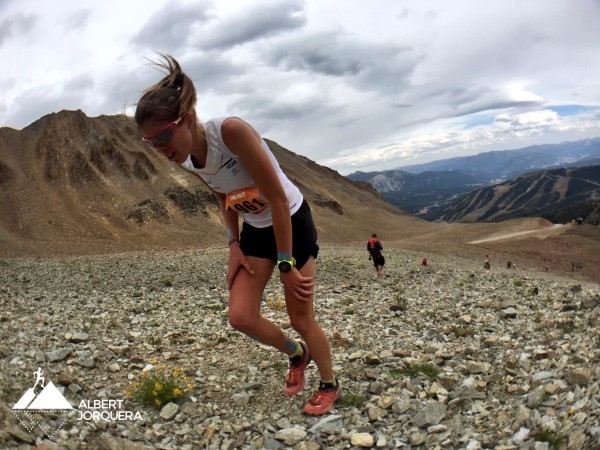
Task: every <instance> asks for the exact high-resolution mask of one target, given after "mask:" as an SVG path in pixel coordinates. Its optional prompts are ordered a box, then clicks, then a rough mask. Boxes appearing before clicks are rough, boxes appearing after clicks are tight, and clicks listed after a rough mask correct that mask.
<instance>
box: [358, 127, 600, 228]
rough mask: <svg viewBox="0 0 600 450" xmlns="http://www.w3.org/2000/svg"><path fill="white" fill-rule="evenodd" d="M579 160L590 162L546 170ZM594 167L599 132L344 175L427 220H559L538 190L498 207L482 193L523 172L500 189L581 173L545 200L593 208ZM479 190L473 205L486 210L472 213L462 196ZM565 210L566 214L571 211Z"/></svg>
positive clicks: (599, 156)
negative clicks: (562, 194)
mask: <svg viewBox="0 0 600 450" xmlns="http://www.w3.org/2000/svg"><path fill="white" fill-rule="evenodd" d="M582 166H589V167H592V168H591V169H589V170H585V171H581V172H577V173H575V172H573V171H569V172H556V173H551V172H549V170H551V169H554V168H561V169H563V170H564V169H565V168H576V167H582ZM594 166H595V168H593V167H594ZM536 171H537V172H536ZM532 172H533V173H532ZM596 172H600V138H596V139H585V140H580V141H576V142H565V143H562V144H554V145H537V146H531V147H526V148H522V149H519V150H507V151H494V152H487V153H480V154H478V155H475V156H467V157H458V158H451V159H446V160H440V161H433V162H430V163H426V164H419V165H413V166H405V167H402V168H400V169H394V170H388V171H381V172H368V173H366V172H355V173H353V174H350V175H348V178H349V179H351V180H353V181H361V182H367V183H369V184H371V185H372V186H373V187H374V188H375V189H376V190H377V191H379V192H380V193H381V195H382V196H383V198H384V199H385V200H387V201H389V202H390V203H392V204H394V205H396V206H398V207H399V208H400V209H402V210H404V211H406V212H409V213H411V214H414V215H416V216H418V217H421V218H424V219H426V220H430V221H433V220H445V221H485V220H503V219H506V218H509V217H518V216H519V217H520V216H528V215H542V213H543V214H550V215H551V217H553V218H554V220H558V218H559V217H561V219H560V220H562V221H564V220H566V217H563V215H561V214H560V213H558V212H557V211H554V210H553V212H551V211H550V210H548V208H546V206H549V205H550V204H549V205H540V204H537V203H536V199H543V200H544V201H547V197H544V196H537V195H533V194H532V195H530V198H529V201H528V202H523V201H522V199H521V201H520V202H518V203H517V204H516V205H518V208H517V209H515V207H516V206H515V205H513V206H512V207H511V208H510V211H509V210H506V211H504V210H503V209H502V207H501V205H498V204H494V205H489V208H487V207H485V206H483V205H482V204H481V202H482V201H483V200H482V199H485V198H487V199H488V200H490V201H491V200H492V198H495V197H494V196H493V195H492V196H490V191H489V189H490V186H493V185H494V184H498V183H501V182H503V181H506V180H509V179H512V178H514V177H517V176H520V175H523V174H526V173H529V175H528V176H526V177H522V178H519V180H518V181H515V182H509V183H502V184H501V185H500V186H502V189H504V190H506V189H509V190H510V189H516V191H515V192H514V193H513V194H514V195H515V196H519V195H520V192H521V190H522V189H523V188H524V186H525V184H527V183H530V184H531V186H541V185H544V186H545V188H544V189H549V188H548V185H547V184H545V183H543V182H541V181H539V182H536V181H535V180H536V179H537V178H540V180H542V179H545V178H547V177H555V178H556V177H558V178H561V177H566V178H565V179H569V180H571V179H579V180H581V179H582V177H583V179H584V180H585V181H583V182H581V183H575V182H571V181H569V183H570V188H569V192H568V195H566V197H565V198H562V199H561V201H562V203H559V204H554V202H551V204H552V207H553V208H555V207H561V206H562V207H566V206H569V207H570V208H572V207H574V205H575V203H576V202H577V203H582V204H583V203H585V202H588V203H587V206H585V207H583V206H582V205H580V206H581V207H577V208H576V209H577V210H578V211H580V212H581V213H582V214H583V213H585V211H594V208H595V206H594V205H595V203H594V201H595V200H597V197H595V196H596V195H597V192H596V190H595V189H593V188H591V187H592V186H594V183H596V178H595V173H596ZM588 177H589V179H588ZM530 189H532V188H531V187H530ZM482 191H485V193H486V194H485V195H484V194H479V197H478V198H479V200H478V201H477V202H476V203H477V204H478V205H479V206H477V208H482V211H486V213H481V214H473V208H474V206H473V204H471V203H469V206H468V207H467V206H466V204H465V203H464V201H466V200H464V199H465V198H471V197H472V196H477V195H478V193H480V192H482ZM506 195H509V194H506ZM590 202H591V203H590ZM590 205H591V206H590ZM461 208H466V209H467V210H468V211H470V212H467V211H461ZM477 208H476V209H477ZM519 208H520V209H519ZM450 211H454V213H450ZM557 214H558V215H557ZM582 214H579V215H582ZM592 215H593V214H592ZM567 216H569V217H570V216H571V214H570V213H569V214H567ZM584 217H585V216H584ZM547 218H549V217H547ZM550 220H552V219H550ZM569 220H570V219H569Z"/></svg>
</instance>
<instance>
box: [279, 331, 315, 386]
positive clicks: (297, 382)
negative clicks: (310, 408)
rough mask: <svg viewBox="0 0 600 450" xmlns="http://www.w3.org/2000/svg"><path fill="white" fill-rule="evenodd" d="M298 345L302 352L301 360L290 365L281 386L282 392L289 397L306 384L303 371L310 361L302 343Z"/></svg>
mask: <svg viewBox="0 0 600 450" xmlns="http://www.w3.org/2000/svg"><path fill="white" fill-rule="evenodd" d="M300 345H301V346H302V349H303V350H304V354H303V355H302V359H301V360H300V361H299V362H298V363H296V364H292V363H290V368H289V370H288V373H287V376H286V377H285V385H284V386H283V392H284V393H285V394H286V395H289V396H290V397H291V396H292V395H296V394H297V393H298V392H300V391H301V390H302V388H303V387H304V383H306V377H305V376H304V370H305V369H306V366H308V363H309V362H310V361H311V360H312V357H311V356H310V353H309V352H308V348H307V347H306V344H305V343H304V342H300Z"/></svg>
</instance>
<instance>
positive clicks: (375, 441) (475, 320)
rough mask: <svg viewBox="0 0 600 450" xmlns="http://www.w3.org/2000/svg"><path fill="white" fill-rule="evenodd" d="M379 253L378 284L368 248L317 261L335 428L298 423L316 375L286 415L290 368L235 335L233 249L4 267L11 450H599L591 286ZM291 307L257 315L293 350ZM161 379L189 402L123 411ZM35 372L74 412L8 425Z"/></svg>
mask: <svg viewBox="0 0 600 450" xmlns="http://www.w3.org/2000/svg"><path fill="white" fill-rule="evenodd" d="M384 246H385V243H384ZM384 254H385V256H386V259H387V264H386V269H385V276H384V277H382V278H376V277H375V271H374V269H373V267H372V266H371V265H370V264H371V263H370V261H368V259H367V253H366V250H365V248H363V246H362V245H360V246H358V245H356V246H352V245H348V246H336V247H333V246H323V247H322V250H321V253H320V255H319V258H318V265H317V280H316V281H317V284H316V291H317V295H316V305H317V306H316V309H317V315H318V320H319V322H320V323H321V324H322V326H323V328H324V329H325V331H326V333H327V334H328V336H329V337H330V339H331V343H332V351H333V355H334V365H335V370H336V373H337V375H338V377H339V379H340V382H341V383H342V387H343V396H342V399H341V400H340V402H339V403H338V405H337V406H336V408H335V409H334V410H333V411H332V412H331V413H330V414H328V415H326V416H323V417H309V416H306V415H304V414H303V413H302V407H303V404H304V402H305V401H306V400H307V399H308V398H309V397H310V395H312V391H313V389H314V388H316V385H317V383H318V374H317V371H316V368H315V367H314V365H310V366H309V368H308V370H307V387H306V388H305V389H304V391H303V392H301V393H300V394H299V395H298V396H296V397H294V398H288V397H286V396H285V395H284V394H283V392H282V384H283V379H284V376H285V371H286V364H285V360H284V358H282V355H280V354H279V353H278V352H276V351H275V350H273V349H271V348H268V347H265V346H262V345H259V344H256V343H255V342H253V341H251V340H250V339H249V338H247V337H245V336H243V335H241V334H239V333H237V332H236V331H234V330H233V329H231V328H230V327H229V325H228V323H227V291H226V289H225V286H224V276H225V271H226V257H227V254H226V252H225V250H224V249H206V250H202V251H185V252H174V253H167V252H162V253H139V254H119V255H105V256H89V257H65V258H51V259H3V260H0V306H1V309H0V338H1V339H0V448H7V449H17V448H18V449H30V448H38V449H63V448H67V449H80V448H81V449H97V448H105V449H130V450H136V449H147V448H158V449H200V448H208V449H238V448H239V449H263V448H266V449H284V448H286V449H287V448H293V449H297V450H302V449H315V450H316V449H342V448H382V449H388V448H402V449H425V448H426V449H463V448H464V449H469V450H476V449H488V448H489V449H499V450H507V449H530V448H531V449H538V450H543V449H549V448H564V449H600V445H599V444H598V442H599V441H600V408H599V406H600V364H599V362H600V287H599V286H598V285H597V284H594V283H586V282H582V281H580V280H574V279H569V278H564V277H559V276H556V275H552V274H549V273H544V272H541V271H530V270H525V269H521V268H517V269H516V270H507V269H505V268H498V267H493V268H492V270H490V271H486V270H484V269H483V267H482V266H481V262H479V261H477V262H474V261H472V260H469V259H461V258H458V257H446V256H439V257H434V258H432V257H431V256H429V258H428V260H429V264H428V265H427V266H421V259H422V255H419V254H418V253H416V252H413V251H407V250H404V251H403V250H402V249H399V248H395V249H392V250H388V251H385V252H384ZM281 295H282V289H281V287H280V285H279V282H278V280H277V279H276V277H274V278H273V280H272V282H271V283H270V284H269V285H268V287H267V290H266V292H265V302H264V308H263V313H264V315H265V316H267V317H269V318H270V319H272V320H274V321H275V322H277V323H279V324H280V325H281V326H282V327H284V328H286V329H287V330H288V331H289V332H290V334H291V335H292V336H295V335H294V331H293V330H291V329H290V327H289V323H288V320H287V315H286V313H285V310H283V309H282V308H281V305H280V302H279V299H280V297H281ZM162 365H164V366H165V367H166V368H167V369H168V370H177V371H181V373H182V374H184V375H185V376H186V377H187V379H188V380H189V383H190V384H191V389H190V390H189V391H188V392H187V393H186V394H185V395H183V396H182V397H180V398H179V399H178V400H177V401H176V402H174V403H172V404H168V405H166V406H164V407H161V408H158V409H154V408H152V407H148V406H143V405H141V404H139V403H138V402H136V401H134V400H133V399H131V398H130V397H128V396H127V391H128V388H130V387H131V386H132V383H134V382H135V381H136V380H139V379H140V377H141V374H142V371H143V370H148V371H149V372H151V371H158V370H159V366H162ZM152 366H153V367H152ZM38 367H39V368H41V369H42V370H43V371H44V375H45V380H46V385H47V384H48V382H49V381H52V382H53V384H54V385H55V386H56V387H57V388H58V390H59V391H60V392H61V393H62V394H63V395H64V397H65V398H66V399H67V400H68V401H69V403H70V404H71V405H73V406H75V407H77V408H78V409H79V412H77V411H73V412H68V411H67V412H66V411H60V410H58V411H45V410H43V411H37V412H33V413H32V414H26V413H27V411H26V410H14V409H12V408H13V407H14V405H15V404H16V403H17V401H18V400H19V399H20V398H21V396H22V395H23V394H24V393H25V392H26V391H27V390H28V388H31V387H32V386H33V384H34V381H35V378H34V376H33V373H34V372H35V371H36V370H37V368H38ZM146 373H148V372H146ZM38 393H39V392H38ZM101 400H105V401H107V400H113V402H112V403H109V402H105V403H103V404H102V407H99V408H98V409H97V410H96V411H98V412H99V413H100V412H103V413H105V415H104V416H101V415H99V416H97V417H95V419H94V418H91V419H90V418H89V417H91V415H92V414H91V412H92V409H91V405H92V403H93V402H95V401H97V402H100V401H101ZM82 401H83V402H84V405H87V407H86V406H82ZM90 402H91V403H90ZM115 405H117V406H115ZM81 412H85V413H87V417H88V419H86V416H85V415H84V414H81V417H79V416H80V413H81ZM111 412H112V413H113V416H111V417H109V416H110V413H111ZM129 413H130V414H131V415H127V414H129ZM119 414H120V415H119ZM133 416H135V417H133Z"/></svg>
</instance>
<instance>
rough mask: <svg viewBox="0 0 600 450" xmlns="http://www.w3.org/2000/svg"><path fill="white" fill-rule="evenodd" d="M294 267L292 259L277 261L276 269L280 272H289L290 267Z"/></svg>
mask: <svg viewBox="0 0 600 450" xmlns="http://www.w3.org/2000/svg"><path fill="white" fill-rule="evenodd" d="M295 266H296V260H295V259H294V258H292V259H280V260H279V261H277V267H278V268H279V271H280V272H283V273H285V272H289V271H290V270H292V267H295Z"/></svg>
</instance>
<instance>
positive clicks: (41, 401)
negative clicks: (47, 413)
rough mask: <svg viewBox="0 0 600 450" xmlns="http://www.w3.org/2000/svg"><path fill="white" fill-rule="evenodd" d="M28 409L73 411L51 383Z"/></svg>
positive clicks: (50, 382)
mask: <svg viewBox="0 0 600 450" xmlns="http://www.w3.org/2000/svg"><path fill="white" fill-rule="evenodd" d="M27 409H73V407H72V406H71V404H70V403H69V402H68V401H67V399H66V398H65V397H64V396H63V395H62V394H61V393H60V391H59V390H58V389H56V386H54V383H52V381H49V382H48V384H46V387H45V388H44V389H43V390H42V392H40V393H39V395H38V396H37V397H36V398H35V399H34V400H33V401H32V402H31V403H30V404H29V406H27Z"/></svg>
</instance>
